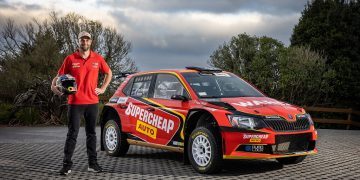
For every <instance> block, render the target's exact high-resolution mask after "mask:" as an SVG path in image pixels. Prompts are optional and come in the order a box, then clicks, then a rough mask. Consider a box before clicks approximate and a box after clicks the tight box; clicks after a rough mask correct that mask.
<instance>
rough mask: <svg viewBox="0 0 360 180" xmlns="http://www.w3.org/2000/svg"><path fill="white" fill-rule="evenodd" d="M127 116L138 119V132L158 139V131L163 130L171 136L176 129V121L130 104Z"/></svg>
mask: <svg viewBox="0 0 360 180" xmlns="http://www.w3.org/2000/svg"><path fill="white" fill-rule="evenodd" d="M125 114H126V115H128V116H131V117H133V118H135V119H137V122H136V131H138V132H140V133H142V134H144V135H146V136H149V137H151V138H153V139H156V136H157V133H158V130H159V129H160V130H162V131H164V132H166V133H167V134H169V133H170V132H171V131H172V130H173V129H174V121H173V120H171V119H166V118H165V117H163V116H159V115H157V114H155V113H152V112H150V111H148V110H146V109H143V108H140V107H139V106H136V105H134V104H133V103H131V102H130V103H129V105H128V107H127V109H126V110H125Z"/></svg>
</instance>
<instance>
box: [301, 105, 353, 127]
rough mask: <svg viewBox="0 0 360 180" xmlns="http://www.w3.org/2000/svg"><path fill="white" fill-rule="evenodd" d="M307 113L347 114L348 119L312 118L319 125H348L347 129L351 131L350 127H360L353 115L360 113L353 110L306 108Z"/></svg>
mask: <svg viewBox="0 0 360 180" xmlns="http://www.w3.org/2000/svg"><path fill="white" fill-rule="evenodd" d="M304 108H305V110H306V111H307V112H321V113H341V114H346V115H347V118H346V119H329V118H317V117H312V119H313V120H314V122H317V123H326V124H341V125H346V129H350V126H357V127H360V122H357V121H354V120H353V119H352V117H353V115H354V114H356V115H360V111H355V110H353V109H351V108H349V109H341V108H324V107H304Z"/></svg>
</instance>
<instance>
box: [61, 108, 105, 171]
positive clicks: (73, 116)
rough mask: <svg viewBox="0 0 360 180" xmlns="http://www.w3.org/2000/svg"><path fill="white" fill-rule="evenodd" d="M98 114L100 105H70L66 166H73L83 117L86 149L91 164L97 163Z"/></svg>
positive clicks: (65, 148) (65, 150)
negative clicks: (96, 129)
mask: <svg viewBox="0 0 360 180" xmlns="http://www.w3.org/2000/svg"><path fill="white" fill-rule="evenodd" d="M98 112H99V109H98V104H86V105H70V104H69V105H68V114H67V115H68V120H69V123H68V133H67V136H66V142H65V147H64V154H65V156H64V165H67V166H72V164H73V162H72V160H71V158H72V156H73V154H74V150H75V146H76V139H77V136H78V133H79V128H80V121H81V117H82V116H84V118H85V131H86V148H87V155H88V159H89V164H92V163H95V162H96V161H97V152H96V132H95V126H96V119H97V117H98Z"/></svg>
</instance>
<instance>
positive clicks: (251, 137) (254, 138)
mask: <svg viewBox="0 0 360 180" xmlns="http://www.w3.org/2000/svg"><path fill="white" fill-rule="evenodd" d="M268 138H269V135H267V134H244V135H243V139H249V141H250V142H261V140H263V139H268Z"/></svg>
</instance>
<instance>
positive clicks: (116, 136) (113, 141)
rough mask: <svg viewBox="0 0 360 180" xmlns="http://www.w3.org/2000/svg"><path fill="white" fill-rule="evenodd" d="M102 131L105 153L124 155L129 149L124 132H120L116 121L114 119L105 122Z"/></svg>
mask: <svg viewBox="0 0 360 180" xmlns="http://www.w3.org/2000/svg"><path fill="white" fill-rule="evenodd" d="M102 133H103V136H102V137H103V138H102V141H103V144H104V148H105V151H106V154H108V155H110V156H124V155H125V154H126V153H127V151H128V150H129V143H128V142H127V141H126V134H124V133H122V132H121V129H120V128H119V125H118V123H116V122H115V121H114V120H109V121H107V122H106V124H105V126H104V129H103V131H102Z"/></svg>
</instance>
